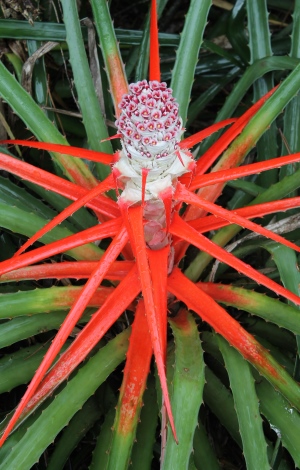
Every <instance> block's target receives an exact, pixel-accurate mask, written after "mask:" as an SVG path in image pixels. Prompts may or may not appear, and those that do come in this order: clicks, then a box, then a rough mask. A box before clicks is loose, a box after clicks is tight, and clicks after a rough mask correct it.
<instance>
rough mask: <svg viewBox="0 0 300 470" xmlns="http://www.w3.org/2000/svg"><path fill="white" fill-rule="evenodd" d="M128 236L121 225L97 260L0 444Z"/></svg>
mask: <svg viewBox="0 0 300 470" xmlns="http://www.w3.org/2000/svg"><path fill="white" fill-rule="evenodd" d="M127 241H128V236H127V231H126V229H125V228H124V227H123V228H121V230H120V232H119V234H118V235H117V236H116V237H115V238H114V240H113V241H112V243H111V245H110V246H109V248H108V249H107V250H106V252H105V254H104V255H103V257H102V258H101V260H100V261H99V263H98V265H97V266H96V268H95V270H94V271H93V273H92V275H91V277H90V278H89V280H88V282H87V283H86V285H85V286H84V288H83V289H82V292H81V295H80V297H79V298H78V299H77V300H76V301H75V303H74V305H73V306H72V308H71V310H70V312H69V314H68V315H67V317H66V319H65V320H64V322H63V324H62V326H61V328H60V330H59V332H58V333H57V335H56V337H55V338H54V340H53V342H52V344H51V346H50V348H49V349H48V351H47V353H46V354H45V357H44V359H43V361H42V362H41V364H40V366H39V367H38V369H37V371H36V373H35V375H34V377H33V379H32V381H31V383H30V385H29V387H28V388H27V390H26V393H25V395H24V396H23V398H22V400H21V402H20V404H19V405H18V407H17V410H16V412H15V413H14V416H13V418H12V419H11V421H10V422H9V424H8V426H7V428H6V430H5V432H4V434H3V436H2V438H1V440H0V445H1V444H3V442H4V441H5V439H6V437H7V436H8V434H9V433H10V431H11V430H12V429H13V427H14V425H15V423H16V422H17V420H18V419H19V417H20V416H21V414H22V412H23V410H24V408H25V407H26V405H27V404H28V402H29V401H30V399H31V398H32V396H33V395H34V393H35V391H36V389H37V388H38V386H39V384H40V383H41V381H42V379H43V377H44V375H45V374H46V372H47V370H48V369H49V367H50V366H51V365H52V363H53V361H54V359H55V357H56V356H57V354H58V353H59V351H60V348H61V346H62V345H63V344H64V343H65V342H66V340H67V338H68V336H69V335H70V333H71V331H72V330H73V328H74V326H75V325H76V323H77V322H78V320H79V318H80V317H81V315H82V313H83V311H84V310H85V308H86V307H87V306H88V304H89V301H90V299H91V298H92V296H93V295H94V293H95V291H96V290H97V288H98V286H99V284H100V283H101V282H102V280H103V278H104V276H105V274H106V271H107V269H108V267H109V266H110V264H111V263H112V262H113V261H115V259H116V258H117V256H118V255H119V254H120V252H121V251H122V248H123V246H124V245H125V244H126V243H127Z"/></svg>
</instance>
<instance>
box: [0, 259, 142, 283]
mask: <svg viewBox="0 0 300 470" xmlns="http://www.w3.org/2000/svg"><path fill="white" fill-rule="evenodd" d="M133 263H134V262H133V261H115V262H114V263H112V265H111V266H110V268H109V269H108V271H107V273H106V275H105V278H106V279H110V280H112V281H120V280H122V279H123V278H124V277H125V276H126V274H128V272H129V271H130V270H131V268H132V267H133ZM96 264H97V261H75V262H67V261H65V262H62V263H51V264H50V263H49V264H40V265H37V266H29V267H28V268H20V269H17V270H16V271H11V272H9V273H7V274H3V276H0V282H8V281H21V280H25V279H27V280H29V279H34V280H38V279H53V278H55V279H65V278H74V279H87V278H88V277H90V275H91V273H92V272H93V271H94V269H95V267H96Z"/></svg>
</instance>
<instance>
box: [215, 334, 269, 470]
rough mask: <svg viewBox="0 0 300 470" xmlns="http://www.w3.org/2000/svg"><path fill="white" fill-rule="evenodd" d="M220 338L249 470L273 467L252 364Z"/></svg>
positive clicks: (264, 469) (262, 469) (263, 469)
mask: <svg viewBox="0 0 300 470" xmlns="http://www.w3.org/2000/svg"><path fill="white" fill-rule="evenodd" d="M218 342H219V345H220V349H221V352H222V355H223V357H224V361H225V367H226V369H227V371H228V375H229V380H230V387H231V390H232V394H233V398H234V404H235V409H236V412H237V417H238V421H239V427H240V433H241V437H242V441H243V453H244V455H245V460H246V463H247V470H257V469H258V468H259V469H261V470H269V469H270V464H269V461H268V455H267V443H266V439H265V436H264V433H263V427H262V419H261V417H260V409H259V401H258V398H257V395H256V391H255V385H254V377H253V375H252V374H251V369H250V365H249V364H248V363H247V362H246V361H245V360H244V359H243V358H242V356H241V355H240V354H239V353H238V352H237V351H235V350H234V349H233V348H231V347H230V346H229V344H228V343H227V342H226V341H225V340H224V339H223V338H221V337H219V338H218Z"/></svg>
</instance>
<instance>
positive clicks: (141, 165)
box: [0, 1, 300, 444]
mask: <svg viewBox="0 0 300 470" xmlns="http://www.w3.org/2000/svg"><path fill="white" fill-rule="evenodd" d="M156 23H157V22H156V3H155V1H153V2H152V22H151V39H152V50H151V62H150V80H149V82H148V81H146V80H143V81H142V82H138V83H135V84H132V85H130V86H129V92H128V93H127V92H126V94H125V96H123V98H122V101H121V103H120V110H118V121H117V126H118V133H119V134H120V135H121V143H122V150H120V151H119V152H117V154H116V155H115V156H114V158H113V157H112V156H111V155H107V154H103V153H101V152H92V151H86V150H85V151H82V150H81V149H76V148H74V147H66V148H65V147H64V146H61V145H55V144H51V143H37V142H30V143H29V142H24V141H19V140H14V141H10V143H12V144H18V145H27V146H29V147H34V148H38V149H44V150H50V151H54V152H62V153H64V154H71V155H73V156H75V157H79V158H86V159H91V160H96V161H98V162H102V163H105V164H108V163H111V164H112V174H111V175H110V176H109V177H107V178H106V179H105V180H104V181H103V182H101V183H99V184H98V186H96V187H95V188H93V189H86V188H84V187H82V186H80V185H79V184H76V183H69V182H67V181H65V180H63V179H62V178H59V177H57V176H53V175H50V174H48V173H47V172H45V171H42V170H39V169H36V168H34V167H33V166H31V165H29V164H26V163H23V162H20V161H18V160H15V159H14V158H12V157H9V156H7V155H4V154H0V155H1V162H0V166H1V168H2V169H5V170H7V171H11V172H12V173H14V174H15V175H17V176H19V177H21V178H24V179H26V180H28V181H31V182H33V183H36V184H40V185H41V186H43V187H44V188H46V189H49V190H51V191H54V192H56V193H58V194H61V195H64V196H66V197H68V198H69V199H71V200H73V201H75V202H73V203H72V204H71V205H70V206H69V207H68V208H67V209H65V210H64V211H63V212H61V214H59V215H58V216H57V217H55V218H54V219H53V220H52V221H51V222H49V223H48V224H47V225H46V226H45V227H44V228H43V229H41V230H40V231H38V232H37V233H36V234H35V235H34V236H33V237H32V238H31V239H30V240H28V242H26V243H25V245H24V246H23V247H22V248H20V249H19V250H18V252H17V253H16V255H15V256H14V257H13V258H11V259H9V260H7V261H4V262H2V263H1V264H0V275H1V276H2V279H7V280H9V279H18V280H20V279H23V278H26V279H28V278H34V279H41V278H53V277H57V278H58V279H61V278H64V277H68V278H86V279H87V282H86V284H85V286H84V287H83V289H82V292H81V295H80V296H79V298H78V299H77V300H76V301H75V303H74V304H73V306H72V308H71V310H70V312H69V314H68V316H67V317H66V319H65V321H64V322H63V324H62V326H61V328H60V330H59V332H58V333H57V335H56V337H55V339H54V341H53V342H52V344H51V346H50V348H49V350H48V352H47V353H46V355H45V357H44V359H43V361H42V363H41V364H40V366H39V368H38V369H37V371H36V373H35V376H34V378H33V380H32V382H31V383H30V385H29V387H28V389H27V391H26V393H25V395H24V397H23V398H22V400H21V403H20V404H19V406H18V407H17V410H16V411H15V413H14V415H13V417H12V419H11V421H10V422H9V424H8V426H7V428H6V430H5V432H4V434H3V436H2V439H1V441H0V443H1V444H3V442H4V441H5V439H6V438H7V436H8V434H9V433H10V432H11V431H12V429H13V428H14V426H15V425H16V423H17V421H18V420H19V418H20V417H21V416H22V415H23V416H25V415H26V414H28V413H29V412H30V411H31V410H32V409H34V408H35V406H36V405H37V404H39V403H40V402H41V401H42V400H44V399H45V398H46V397H47V396H48V395H49V394H50V393H52V392H53V390H54V389H55V388H56V387H57V386H58V385H59V384H60V383H61V382H62V381H63V380H65V379H66V378H67V377H68V376H69V375H70V374H71V372H72V371H73V370H74V368H75V367H76V366H77V365H78V364H79V363H80V362H81V361H83V360H84V359H85V357H86V356H87V355H88V354H89V352H90V351H91V350H92V348H93V347H94V346H95V345H96V344H97V343H98V342H99V341H100V339H101V338H102V337H103V335H104V334H105V333H106V332H107V330H108V329H109V328H110V327H111V326H112V324H113V323H114V322H115V321H116V320H117V319H118V318H119V316H120V315H122V313H123V312H124V310H125V309H126V308H129V307H130V308H133V307H132V305H133V303H134V302H135V300H136V299H138V303H137V306H136V304H134V307H136V310H135V319H134V323H133V326H132V336H131V340H130V346H129V350H128V356H127V363H126V366H125V372H124V382H123V385H122V388H121V396H120V402H121V408H120V410H121V411H120V413H119V416H118V418H117V419H118V423H117V429H118V430H119V432H120V433H124V434H126V433H127V432H129V430H131V429H132V425H133V424H132V423H133V421H134V420H136V407H137V403H138V402H140V401H141V396H142V393H143V390H144V388H145V384H146V379H147V375H148V372H149V368H150V360H151V356H152V354H153V355H154V357H155V361H156V365H157V369H158V374H159V379H160V384H161V388H162V392H163V404H164V407H165V410H166V413H167V416H168V420H169V423H170V426H171V428H172V431H173V435H174V438H175V439H176V426H175V423H174V419H173V416H172V407H171V403H170V399H169V393H168V386H167V379H166V345H167V321H168V318H167V316H168V302H173V301H174V300H177V301H181V302H183V303H185V304H186V305H187V307H189V308H191V309H192V310H193V311H194V312H195V313H196V314H197V315H199V316H200V317H201V318H202V320H204V321H206V322H207V323H208V324H209V325H211V326H212V327H213V328H214V330H215V331H217V332H218V333H220V334H221V335H222V336H223V337H225V338H226V339H227V340H228V341H229V343H230V344H231V345H233V346H234V347H235V348H236V349H237V350H238V351H240V353H241V354H242V355H243V356H244V357H245V358H246V359H247V360H249V361H250V362H251V363H252V364H253V365H254V366H255V367H256V368H257V369H258V370H259V371H260V372H261V373H262V374H263V375H265V376H266V377H267V378H268V380H269V381H270V382H272V383H273V384H274V386H275V387H277V388H278V389H279V390H281V391H282V393H285V394H286V393H287V392H286V387H285V385H286V383H287V381H288V380H289V378H288V374H287V373H286V371H285V370H284V369H283V368H279V367H278V365H277V364H275V363H274V360H273V359H272V356H271V355H270V354H269V353H268V351H267V350H266V349H264V348H263V347H262V346H261V345H260V344H259V343H258V342H257V341H256V340H255V339H254V338H253V337H252V336H251V335H250V334H249V333H247V332H246V331H245V330H244V329H243V328H242V327H241V326H240V324H239V323H238V322H237V321H236V320H234V319H233V318H232V317H231V316H230V315H229V314H228V313H227V312H226V311H225V310H224V309H223V308H222V307H220V306H219V305H218V304H217V303H216V302H215V300H214V299H213V297H212V296H210V295H209V293H207V292H206V291H205V290H204V289H201V285H196V284H194V283H193V282H192V281H190V280H189V279H188V278H187V277H186V276H185V275H184V274H183V273H182V272H181V271H180V269H179V268H178V264H179V262H180V260H181V259H182V258H183V256H184V255H185V251H186V247H187V246H188V245H189V244H192V245H194V246H196V247H198V248H199V249H200V250H203V251H205V252H207V253H208V254H210V255H211V256H213V257H214V258H217V259H218V260H220V261H222V262H224V263H226V264H228V265H229V266H231V267H233V268H235V269H236V270H237V271H238V272H241V273H243V274H244V275H246V276H248V277H249V278H250V279H252V280H254V281H256V282H258V283H259V284H261V285H263V286H265V287H266V288H268V289H270V290H272V291H273V292H275V293H277V294H278V295H281V296H283V297H284V298H286V299H288V300H289V301H291V302H293V303H295V304H296V305H300V298H299V297H298V296H296V295H295V294H293V293H292V292H290V291H289V290H287V289H285V288H284V287H282V286H281V285H279V284H277V283H276V282H274V281H272V280H270V279H269V278H268V277H266V276H265V275H263V274H261V273H260V272H258V271H256V270H255V269H254V268H252V267H251V266H249V265H248V264H246V263H244V262H243V261H241V260H239V259H238V258H236V257H234V256H233V255H232V254H230V253H228V252H226V251H225V250H224V249H223V248H221V247H219V246H218V245H216V244H214V243H213V242H212V241H210V240H209V239H208V238H207V237H205V236H204V235H203V234H202V233H204V232H207V231H209V230H213V229H216V228H219V227H223V226H225V225H228V224H238V225H240V226H241V227H244V228H247V229H249V230H251V231H254V232H256V233H259V234H261V235H263V236H265V237H268V238H269V239H271V240H274V241H276V242H278V243H281V244H283V245H285V246H288V247H290V248H292V249H294V250H296V251H297V252H299V251H300V249H299V247H298V246H297V245H295V244H294V243H292V242H290V241H287V240H285V239H284V238H282V237H281V236H280V235H278V234H276V233H273V232H271V231H269V230H267V229H266V228H264V227H261V226H260V225H258V224H256V223H254V222H252V221H250V220H249V219H251V218H254V217H257V216H262V215H266V214H271V213H273V212H275V211H281V210H286V209H287V208H291V207H295V206H298V205H299V202H300V198H293V199H286V200H283V201H274V202H270V203H267V204H261V205H257V206H253V207H249V208H243V209H239V210H236V211H235V212H231V211H228V210H226V209H223V208H221V207H220V206H218V205H216V204H215V203H214V202H213V201H214V200H215V199H216V197H217V195H218V190H216V189H215V188H212V190H211V193H210V195H209V197H204V196H203V194H201V195H196V194H194V193H193V191H194V190H197V189H199V188H203V187H205V188H208V187H209V186H210V185H216V184H219V185H220V184H224V183H225V182H226V181H229V180H232V179H235V178H239V177H241V176H247V175H251V174H254V173H257V172H260V171H264V170H267V169H270V168H277V167H280V166H282V165H284V164H288V163H292V162H296V161H299V160H300V155H299V154H295V155H289V156H286V157H282V158H278V159H276V160H270V161H268V162H264V163H257V164H253V165H246V166H244V167H242V168H239V169H235V168H232V169H225V170H222V171H216V172H213V173H210V174H204V172H205V171H207V169H208V168H210V167H211V165H212V164H213V163H214V162H215V160H216V159H217V158H218V157H219V156H220V155H221V153H222V152H223V151H224V150H225V149H226V147H227V146H228V145H229V144H230V143H231V142H232V141H233V140H234V139H235V137H236V136H237V135H238V134H239V133H240V132H241V131H242V129H243V128H244V127H245V126H246V124H247V123H248V122H249V120H250V119H251V117H252V116H253V115H254V114H255V113H256V112H257V111H258V110H259V109H260V107H261V106H262V105H263V104H264V102H265V101H266V100H267V99H268V97H269V96H270V95H271V94H272V93H273V91H274V90H272V92H270V93H269V94H268V95H267V96H265V97H264V98H262V99H261V100H260V101H259V102H257V103H256V104H254V105H253V106H252V108H250V109H249V110H248V111H247V112H246V113H245V114H244V115H243V116H241V117H240V118H238V119H230V120H226V121H224V122H221V123H218V124H215V125H213V126H211V127H209V128H207V129H205V130H204V131H201V132H199V133H197V134H195V135H193V136H191V137H188V138H186V139H184V140H180V137H181V134H182V132H183V128H182V121H181V118H180V116H179V114H178V105H177V103H176V101H175V100H174V98H173V96H172V91H171V90H170V89H169V88H167V85H166V84H165V83H161V82H160V71H159V56H158V40H157V28H156ZM225 126H230V127H229V129H228V130H226V132H225V133H224V134H223V136H222V137H221V138H220V139H219V140H218V141H217V142H216V143H215V144H214V145H213V146H212V148H211V149H209V150H208V151H207V152H206V153H205V154H204V155H203V156H202V157H201V159H200V160H199V161H198V162H195V161H194V159H193V157H192V154H191V153H190V149H191V148H192V147H193V146H194V145H196V144H197V143H199V142H200V141H201V140H203V139H204V138H205V137H207V136H209V135H210V134H211V133H213V132H216V131H217V130H219V129H221V128H223V127H225ZM3 143H4V142H3ZM113 162H114V163H113ZM237 163H238V162H235V163H234V164H237ZM111 189H116V191H117V192H118V193H119V192H121V195H120V196H119V198H118V202H117V203H115V202H114V201H112V200H110V199H109V198H108V197H105V193H106V192H107V191H108V190H111ZM207 194H208V193H207ZM182 203H185V204H186V205H188V206H189V207H193V208H197V210H198V209H199V210H200V211H201V212H199V214H201V215H200V216H199V215H197V216H193V217H192V215H191V214H193V212H192V211H191V210H190V209H189V207H188V208H186V209H185V212H184V213H183V214H182V213H181V208H182ZM82 206H87V207H89V208H91V209H92V210H94V211H95V213H96V214H101V215H100V217H102V218H105V220H106V221H105V222H103V223H101V224H100V225H98V226H96V227H93V228H91V229H88V230H85V231H82V232H80V233H78V234H77V235H73V236H70V237H68V238H65V239H63V240H59V241H57V242H54V243H51V244H48V245H46V246H44V247H40V248H36V249H33V250H32V251H30V252H29V253H24V251H25V250H26V249H27V248H28V247H29V246H30V245H31V244H33V243H34V242H35V241H37V240H38V239H40V238H41V237H42V236H43V235H44V234H45V233H47V232H48V231H49V230H51V229H52V228H54V227H55V226H56V225H58V224H59V223H61V222H62V221H63V220H64V219H66V218H67V217H68V216H70V215H71V214H72V213H73V212H75V211H76V210H78V209H79V208H80V207H82ZM195 213H196V214H197V212H195ZM206 214H211V215H206ZM103 238H111V239H112V241H111V243H110V245H109V247H108V248H107V250H106V252H105V254H104V255H103V257H102V258H101V259H100V260H97V261H95V262H89V263H84V262H63V263H59V264H51V265H45V264H43V265H37V264H35V263H39V262H41V261H43V260H45V259H46V258H48V257H50V256H53V255H55V254H58V253H61V252H64V251H66V250H69V249H71V248H74V247H78V246H82V245H85V244H86V243H89V242H93V241H96V240H100V239H103ZM128 245H129V246H128ZM119 257H122V259H123V261H120V260H118V261H117V258H119ZM105 279H109V280H118V281H120V282H119V284H118V285H117V287H115V288H114V289H113V290H109V292H108V293H107V297H106V300H105V302H104V303H103V305H102V306H101V307H100V308H99V309H98V310H97V312H96V313H95V314H94V315H93V317H92V319H91V320H90V322H89V323H88V324H87V325H86V326H85V327H84V328H83V329H82V331H81V332H80V333H79V334H78V336H77V337H76V339H75V340H74V342H73V343H72V345H71V346H70V347H69V349H68V350H67V351H66V352H65V353H64V354H63V355H62V356H61V357H60V358H59V360H58V361H57V362H56V364H55V365H54V366H53V367H52V368H51V370H49V369H50V367H51V366H52V364H53V361H54V359H55V357H56V356H57V354H58V352H59V351H60V349H61V347H62V345H63V344H64V343H65V341H66V339H67V338H68V336H69V335H70V333H71V331H72V330H73V328H74V326H75V325H76V323H77V322H78V320H79V319H80V317H81V315H82V313H83V312H84V310H85V308H86V307H87V306H88V305H89V304H90V302H91V299H92V297H93V296H94V294H95V292H96V290H97V288H98V287H99V286H100V285H101V283H102V281H103V280H105ZM291 394H292V395H293V400H294V403H297V404H298V406H299V408H300V391H299V388H297V386H296V385H295V387H294V388H293V390H292V391H291ZM287 398H290V397H289V396H287Z"/></svg>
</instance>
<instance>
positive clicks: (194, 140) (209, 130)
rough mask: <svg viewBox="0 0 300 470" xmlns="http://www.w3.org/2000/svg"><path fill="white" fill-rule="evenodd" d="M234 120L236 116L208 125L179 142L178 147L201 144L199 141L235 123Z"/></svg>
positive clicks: (184, 147) (183, 147)
mask: <svg viewBox="0 0 300 470" xmlns="http://www.w3.org/2000/svg"><path fill="white" fill-rule="evenodd" d="M234 122H236V118H231V119H225V120H224V121H221V122H217V123H216V124H213V125H212V126H209V127H206V128H205V129H203V130H202V131H199V132H196V134H193V135H191V136H190V137H186V138H185V139H183V140H182V141H181V142H180V143H179V144H178V147H180V148H181V149H190V148H191V147H194V145H196V144H199V142H202V140H204V139H206V137H209V136H210V135H211V134H213V133H214V132H217V131H219V130H220V129H223V128H224V127H226V126H229V124H233V123H234Z"/></svg>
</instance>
